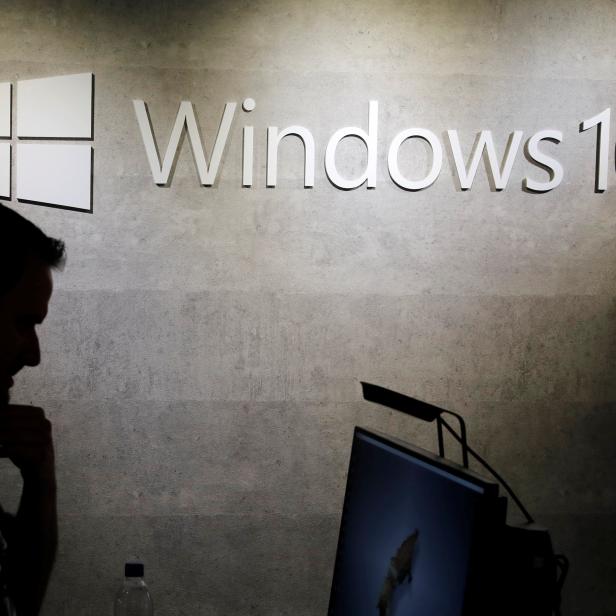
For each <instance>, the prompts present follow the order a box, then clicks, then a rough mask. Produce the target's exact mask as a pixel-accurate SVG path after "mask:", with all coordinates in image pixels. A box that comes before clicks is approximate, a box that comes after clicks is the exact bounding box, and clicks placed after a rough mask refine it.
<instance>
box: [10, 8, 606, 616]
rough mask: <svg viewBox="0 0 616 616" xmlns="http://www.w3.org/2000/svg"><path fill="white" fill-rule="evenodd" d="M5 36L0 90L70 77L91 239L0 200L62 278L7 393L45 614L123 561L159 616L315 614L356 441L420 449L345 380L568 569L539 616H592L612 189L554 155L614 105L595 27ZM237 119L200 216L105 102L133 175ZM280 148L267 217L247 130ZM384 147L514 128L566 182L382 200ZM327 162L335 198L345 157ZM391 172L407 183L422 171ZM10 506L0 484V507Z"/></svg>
mask: <svg viewBox="0 0 616 616" xmlns="http://www.w3.org/2000/svg"><path fill="white" fill-rule="evenodd" d="M2 21H3V29H2V30H3V31H2V37H0V81H12V82H15V81H17V80H18V79H23V78H29V77H43V76H52V75H61V74H68V73H77V72H90V71H91V72H93V73H94V74H95V79H96V101H95V139H94V151H95V154H94V211H93V214H81V213H76V212H71V211H63V210H58V209H49V208H42V207H37V206H33V205H25V204H18V203H17V202H16V201H13V205H14V206H15V207H16V208H18V209H19V210H20V211H23V212H24V213H25V214H26V215H27V216H28V217H29V218H31V219H32V220H34V221H35V222H37V223H39V224H41V225H42V226H43V227H44V228H45V229H46V230H47V231H48V232H49V233H50V234H53V235H57V236H60V237H62V238H64V239H65V240H66V242H67V244H68V250H69V262H68V265H67V267H66V270H65V272H64V273H62V274H60V275H58V276H56V292H55V295H54V299H53V305H52V309H51V312H50V315H49V318H48V321H47V322H46V323H45V324H44V326H43V327H42V328H41V334H42V344H43V353H44V363H43V365H42V366H41V367H40V368H38V369H36V370H31V371H28V373H27V374H24V375H23V376H22V377H20V379H19V382H18V384H17V386H16V389H15V400H16V401H21V402H24V403H28V402H33V403H36V404H39V405H41V406H43V407H44V408H45V409H46V411H47V412H48V414H49V416H50V417H51V419H52V421H53V424H54V430H55V440H56V447H57V464H58V476H59V486H60V488H59V490H60V493H59V510H60V526H61V545H60V552H59V556H58V561H57V566H56V569H55V572H54V577H53V580H52V584H51V587H50V590H49V595H48V599H47V602H46V606H45V610H44V614H45V616H50V615H56V614H57V615H67V616H68V615H70V616H74V615H75V614H79V615H80V616H82V615H84V616H85V615H92V616H94V615H96V616H98V615H103V614H105V615H106V614H109V613H110V609H111V608H110V606H111V602H112V599H113V594H114V591H115V589H116V587H117V586H118V585H119V584H120V581H121V574H122V565H123V562H124V560H125V558H127V557H134V556H139V557H141V558H143V559H144V560H145V562H146V575H147V578H148V581H149V582H150V584H151V587H152V590H153V593H154V596H155V600H156V606H157V614H159V615H160V616H165V615H171V614H173V615H180V614H186V615H194V614H200V615H201V614H202V615H210V614H211V615H213V614H217V615H218V614H220V615H226V614H240V615H243V614H246V615H247V614H263V615H267V616H272V615H277V614H280V615H283V614H284V615H289V614H294V615H296V616H308V615H310V616H312V615H318V614H324V613H325V611H326V608H327V601H328V596H329V584H330V580H331V573H332V565H333V559H334V554H335V542H336V537H337V533H338V523H339V514H340V510H341V504H342V497H343V492H344V481H345V473H346V464H347V460H348V454H349V450H350V440H351V435H352V430H353V426H354V425H355V424H361V425H364V426H367V427H370V428H377V429H380V430H382V431H385V432H388V433H390V434H396V435H399V436H401V437H403V438H407V439H411V440H412V441H414V442H416V443H418V444H420V445H424V446H427V447H430V448H433V447H434V435H433V433H432V429H433V427H432V426H429V425H416V423H413V422H412V421H410V420H408V421H407V419H406V418H401V417H397V416H394V415H392V414H390V413H387V412H384V411H382V410H380V409H378V408H376V407H373V406H371V405H369V404H367V403H364V402H362V401H361V396H360V391H359V386H358V379H364V380H369V381H373V382H377V383H381V384H383V385H385V386H390V387H393V388H396V389H399V390H402V391H405V392H409V393H410V394H413V395H415V396H417V397H421V398H424V399H426V400H429V401H432V402H434V403H436V404H441V405H444V406H446V407H450V408H454V409H457V410H458V411H460V412H462V413H463V414H464V415H465V416H466V417H467V420H468V424H469V430H470V434H471V440H472V442H473V443H474V444H475V446H476V448H477V449H478V450H479V451H480V452H481V453H483V454H485V455H486V456H487V457H488V458H489V459H490V460H491V461H492V462H493V464H494V466H496V467H497V468H498V469H500V470H501V471H502V472H503V473H504V474H505V475H506V477H507V478H508V479H509V480H510V482H511V484H512V485H513V486H515V488H516V489H517V490H518V492H519V493H520V495H521V497H522V498H523V500H524V502H525V503H526V505H527V507H528V508H529V509H530V510H531V511H532V512H533V513H534V514H535V516H536V517H537V519H538V520H539V521H540V522H542V523H544V524H545V525H547V526H548V527H550V528H551V529H552V531H553V538H554V541H555V544H556V547H557V549H559V550H562V551H564V552H565V553H567V554H568V555H569V556H570V558H571V560H572V569H571V577H570V580H569V581H568V583H567V587H566V592H565V605H564V611H563V613H564V614H565V615H566V616H573V615H582V614H583V615H584V616H607V615H608V614H613V613H614V605H616V596H615V588H616V585H615V584H614V581H615V570H616V557H615V556H614V551H615V548H616V545H615V543H614V523H615V513H616V491H615V488H614V481H613V478H612V470H613V468H614V464H615V462H616V459H615V453H614V451H615V450H614V446H613V441H614V438H613V435H614V429H615V427H616V417H615V416H614V412H615V410H616V407H615V402H614V401H615V400H616V379H615V378H614V376H615V375H614V354H615V351H616V303H615V293H616V275H615V273H616V272H615V268H614V261H615V259H616V242H615V240H614V237H615V236H614V231H615V229H616V214H615V212H616V209H615V208H616V199H615V196H614V195H615V194H616V192H615V191H616V186H610V187H609V188H608V190H607V191H606V192H604V193H602V194H597V193H595V192H594V164H595V154H594V152H595V132H594V130H593V131H589V132H588V133H583V134H580V133H579V129H578V125H579V122H581V121H582V120H584V119H586V118H589V117H591V116H593V115H595V114H596V113H598V112H600V111H602V110H603V109H605V108H606V107H608V106H613V104H614V103H615V101H616V59H615V57H614V53H613V45H614V39H613V33H614V26H615V23H616V5H615V4H614V3H613V2H609V1H608V0H591V1H589V2H585V3H580V2H575V1H573V0H571V1H569V0H566V1H563V0H551V1H545V2H541V3H538V2H530V1H516V2H505V1H500V2H498V1H487V0H485V1H481V0H472V1H464V2H462V1H460V2H445V1H431V2H396V1H393V0H385V1H384V2H380V3H373V2H367V1H364V0H356V1H353V2H351V1H335V2H331V1H330V0H328V1H322V0H316V1H314V2H310V3H306V2H301V1H299V0H297V1H294V0H285V1H281V2H274V1H270V2H253V3H251V2H239V1H226V2H222V1H220V2H211V3H205V2H162V1H161V2H147V3H146V2H142V3H134V2H131V3H128V2H125V3H122V2H112V1H106V2H68V1H67V2H53V3H50V2H15V3H10V2H4V3H2ZM246 96H252V97H253V98H254V99H255V100H256V101H257V108H256V110H255V111H253V112H252V113H251V114H250V116H248V115H247V114H245V113H244V112H238V113H239V115H238V118H237V120H236V122H235V123H234V125H233V128H232V133H231V136H230V143H229V146H228V148H227V151H226V153H225V157H224V162H223V167H222V171H221V174H220V177H219V178H218V180H217V182H216V184H215V185H214V186H213V187H211V188H204V187H200V186H199V184H198V181H197V177H196V174H195V169H194V164H193V162H192V157H191V154H190V148H189V147H188V143H186V142H185V143H184V147H183V150H182V154H181V156H180V158H179V161H178V164H177V168H176V172H175V176H174V178H173V181H172V183H171V185H170V186H169V187H156V186H155V185H154V183H153V181H152V177H151V174H150V170H149V167H148V164H147V161H146V158H145V152H144V148H143V143H142V141H141V136H140V134H139V130H138V126H137V122H136V119H135V115H134V112H133V108H132V103H131V101H132V99H143V100H145V101H147V102H148V105H149V108H150V113H151V116H152V121H153V124H154V126H155V129H156V131H157V137H158V138H159V143H160V144H161V148H164V147H165V146H166V143H167V140H168V136H169V132H170V129H171V125H172V122H173V119H174V118H175V114H176V111H177V107H178V103H179V101H180V100H183V99H186V100H191V101H192V102H193V103H194V104H195V108H196V112H197V115H198V118H199V122H200V125H201V127H202V130H203V133H204V135H205V139H206V147H207V148H208V151H210V148H211V145H212V142H213V137H214V134H215V131H216V130H217V128H218V124H219V122H220V117H221V114H222V111H223V107H224V104H225V102H227V101H236V102H238V103H240V102H241V101H242V100H243V98H244V97H246ZM373 99H374V100H378V101H379V103H380V118H379V121H380V124H379V131H380V134H379V159H378V164H379V167H378V185H377V188H376V189H375V190H367V189H366V187H365V186H364V187H361V188H359V189H357V190H353V191H341V190H338V189H336V188H335V187H333V186H332V185H331V184H330V183H329V182H328V180H327V178H326V176H325V173H324V169H323V164H322V160H323V157H324V150H325V145H326V143H327V140H328V139H329V136H330V135H331V134H332V133H333V132H334V131H335V130H336V129H338V128H340V127H342V126H346V125H355V126H361V127H364V128H366V129H367V122H368V102H369V100H373ZM244 123H250V124H251V125H253V126H255V131H256V132H255V135H256V158H255V186H254V187H253V188H250V189H248V188H242V187H241V135H242V132H241V131H242V126H243V125H244ZM290 124H301V125H304V126H306V127H308V128H310V129H311V130H312V132H313V134H314V136H315V140H316V144H317V160H318V163H317V177H316V183H315V187H314V188H313V189H309V190H306V189H304V188H303V187H302V155H301V154H302V153H301V150H300V148H299V145H298V143H297V142H295V141H293V140H292V139H289V140H287V141H286V142H283V145H282V146H281V149H280V165H279V185H278V187H277V188H275V189H266V188H265V148H266V145H265V131H266V127H267V126H269V125H276V126H279V127H281V128H283V127H286V126H288V125H290ZM412 126H421V127H425V128H430V129H431V130H432V131H434V132H435V133H436V134H437V135H439V137H441V138H442V139H443V142H444V143H446V141H445V139H444V137H445V135H444V133H445V131H446V130H447V129H451V128H455V129H457V130H458V131H460V136H461V139H462V143H463V146H464V148H465V151H467V152H468V151H469V148H470V147H471V145H472V143H473V140H474V138H475V136H476V134H477V133H478V132H479V131H480V130H481V129H491V130H493V131H494V137H495V141H496V143H497V147H498V148H499V151H502V148H503V147H504V144H505V143H506V141H507V138H508V136H509V133H510V132H512V131H513V130H514V129H517V130H522V131H524V134H525V139H526V138H527V137H529V136H530V135H531V134H532V133H534V132H535V131H537V130H539V129H543V128H555V129H559V130H562V131H563V137H564V138H563V142H562V144H561V145H560V146H558V147H553V149H551V151H552V152H553V153H554V154H555V155H556V156H557V158H558V159H559V160H560V161H561V162H562V164H563V165H564V167H565V170H566V175H565V181H564V182H563V184H562V185H561V186H560V187H559V188H558V189H556V190H554V191H552V192H550V193H547V194H543V195H536V194H529V193H527V192H524V191H523V190H522V189H521V180H522V178H523V177H524V176H525V175H529V174H530V175H532V176H534V177H536V178H537V179H540V178H545V177H546V176H545V174H543V172H542V171H540V170H539V169H537V168H536V167H533V166H531V165H530V164H529V162H528V161H527V160H526V159H525V158H524V156H523V155H522V153H521V152H520V154H519V155H518V156H517V158H516V162H515V165H514V168H513V171H512V176H511V180H510V183H509V186H508V188H507V189H506V190H504V191H502V192H494V191H492V190H491V189H490V185H489V182H488V180H487V176H486V172H485V168H484V166H483V165H480V168H479V171H478V175H477V178H476V180H475V183H474V184H473V187H472V190H470V191H467V192H462V191H460V190H459V188H458V185H457V181H456V178H455V174H454V171H453V169H454V168H453V162H452V157H451V153H450V151H449V150H448V149H447V148H446V149H445V150H446V153H447V156H446V160H445V163H444V167H443V172H442V173H441V176H440V177H439V179H438V181H437V182H436V184H435V185H434V186H432V187H431V188H429V189H428V190H425V191H423V192H419V193H411V192H407V191H404V190H401V189H400V188H398V187H396V186H395V185H394V184H393V182H392V181H391V180H390V178H389V176H388V173H387V165H386V154H387V147H388V144H389V142H390V140H391V139H392V138H393V136H394V135H395V134H396V133H398V132H399V131H401V130H403V129H404V128H408V127H412ZM413 148H414V149H413ZM411 152H413V153H414V154H415V155H416V157H417V161H419V162H416V163H415V165H414V164H413V163H412V161H411V160H410V158H411V156H410V153H411ZM345 153H346V154H345ZM345 157H346V158H345ZM343 158H344V159H345V160H346V162H344V163H341V167H342V169H343V170H345V172H347V173H349V175H351V174H353V173H357V172H359V171H360V170H361V167H362V164H363V160H364V158H365V153H364V152H363V151H362V148H361V147H359V146H358V144H357V143H355V144H353V143H352V142H351V143H349V144H345V145H344V146H343V147H341V150H340V160H341V161H342V159H343ZM401 160H403V163H402V164H403V165H406V166H405V167H404V169H405V170H406V171H407V172H408V173H409V175H411V174H412V173H415V174H416V176H418V175H420V174H421V172H422V170H424V169H425V164H426V159H425V155H423V154H422V149H421V148H420V146H419V144H415V145H414V146H413V147H409V148H408V150H407V154H406V155H405V156H403V157H402V159H401ZM411 169H413V171H411ZM17 172H18V170H17ZM542 174H543V175H542ZM609 179H610V183H611V184H614V183H615V181H616V177H615V176H614V163H613V141H612V143H611V144H610V173H609ZM18 487H19V482H18V478H17V476H16V474H15V473H14V472H13V471H12V470H11V469H10V468H9V467H8V466H6V465H4V466H3V473H2V496H1V500H2V502H3V503H4V504H11V503H12V504H13V505H14V503H15V499H16V494H17V493H18Z"/></svg>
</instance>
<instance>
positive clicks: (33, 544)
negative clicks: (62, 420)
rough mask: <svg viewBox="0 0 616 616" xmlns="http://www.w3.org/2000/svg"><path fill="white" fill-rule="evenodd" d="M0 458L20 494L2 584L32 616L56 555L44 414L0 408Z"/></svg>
mask: <svg viewBox="0 0 616 616" xmlns="http://www.w3.org/2000/svg"><path fill="white" fill-rule="evenodd" d="M0 457H3V458H8V459H9V460H10V461H11V462H12V463H13V464H15V466H17V468H18V469H19V470H20V471H21V475H22V477H23V481H24V483H23V490H22V493H21V501H20V503H19V510H18V511H17V515H16V516H15V523H14V525H13V530H12V533H11V536H10V537H7V543H8V552H7V560H8V562H7V571H6V574H7V579H8V589H9V594H10V596H11V597H12V599H13V600H14V602H15V606H16V608H17V613H18V614H20V615H23V616H37V614H38V613H39V610H40V607H41V604H42V601H43V597H44V596H45V589H46V587H47V582H48V581H49V575H50V573H51V569H52V566H53V561H54V557H55V553H56V546H57V539H58V528H57V514H56V479H55V465H54V451H53V441H52V438H51V423H50V422H49V420H48V419H47V418H46V417H45V413H44V412H43V409H40V408H38V407H35V406H21V405H16V404H9V405H7V406H5V407H0Z"/></svg>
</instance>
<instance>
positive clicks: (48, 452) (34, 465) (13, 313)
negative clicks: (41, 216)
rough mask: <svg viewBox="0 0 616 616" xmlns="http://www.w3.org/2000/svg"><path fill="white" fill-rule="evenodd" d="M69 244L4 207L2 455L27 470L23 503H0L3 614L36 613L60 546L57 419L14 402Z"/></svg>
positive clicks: (0, 245) (36, 352) (33, 360)
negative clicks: (9, 507) (11, 508)
mask: <svg viewBox="0 0 616 616" xmlns="http://www.w3.org/2000/svg"><path fill="white" fill-rule="evenodd" d="M63 262H64V244H63V243H62V242H61V241H59V240H55V239H53V238H50V237H47V236H46V235H45V234H44V233H43V232H42V231H41V230H40V229H39V228H38V227H36V226H35V225H34V224H32V223H31V222H29V221H28V220H26V219H25V218H23V217H22V216H20V215H19V214H17V213H16V212H14V211H13V210H11V209H10V208H7V207H5V206H1V205H0V457H2V458H8V459H9V460H10V461H11V462H12V463H13V464H14V465H15V466H16V467H17V468H18V469H19V471H20V472H21V476H22V478H23V488H22V494H21V500H20V504H19V509H18V511H17V513H16V514H15V515H10V514H8V513H6V512H4V510H2V508H1V507H0V568H1V570H0V615H2V616H7V615H8V616H13V615H14V614H17V615H18V616H36V614H38V613H39V610H40V607H41V603H42V601H43V597H44V595H45V590H46V588H47V582H48V580H49V576H50V574H51V569H52V566H53V561H54V557H55V552H56V545H57V516H56V479H55V464H54V449H53V441H52V436H51V424H50V422H49V421H48V420H47V419H46V417H45V413H44V412H43V409H41V408H37V407H34V406H23V405H17V404H11V403H10V389H11V387H12V386H13V377H14V376H15V375H16V374H17V373H18V372H19V371H20V370H21V369H22V368H23V367H24V366H36V365H38V364H39V362H40V359H41V357H40V349H39V342H38V337H37V332H36V326H37V325H39V324H40V323H42V322H43V320H44V319H45V316H46V315H47V304H48V303H49V299H50V298H51V293H52V289H53V284H52V275H51V269H52V268H57V267H59V266H61V265H62V264H63Z"/></svg>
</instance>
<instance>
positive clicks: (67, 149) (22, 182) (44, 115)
mask: <svg viewBox="0 0 616 616" xmlns="http://www.w3.org/2000/svg"><path fill="white" fill-rule="evenodd" d="M15 109H16V112H17V113H16V136H17V143H16V145H15V146H14V144H13V142H12V141H11V140H12V138H13V130H12V128H13V127H12V124H13V113H12V111H13V87H12V84H10V83H0V199H9V200H10V199H12V196H13V186H12V184H13V177H12V173H11V168H12V164H11V163H12V160H11V159H12V153H13V147H15V149H16V157H15V165H14V169H15V176H16V177H15V184H14V187H15V193H16V196H17V200H18V201H23V202H26V203H34V204H38V205H47V206H51V207H60V208H65V209H70V210H77V211H85V212H92V160H93V154H94V150H93V148H92V145H90V144H88V145H85V144H81V143H60V142H64V141H72V142H75V141H79V142H83V141H92V140H93V138H94V124H93V121H94V120H93V118H94V113H93V109H94V75H93V74H92V73H80V74H77V75H63V76H61V77H46V78H43V79H27V80H23V81H18V82H17V95H16V101H15Z"/></svg>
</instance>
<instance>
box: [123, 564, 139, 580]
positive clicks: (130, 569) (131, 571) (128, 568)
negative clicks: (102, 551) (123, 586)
mask: <svg viewBox="0 0 616 616" xmlns="http://www.w3.org/2000/svg"><path fill="white" fill-rule="evenodd" d="M124 577H128V578H135V577H143V563H140V562H139V561H131V562H128V563H125V564H124Z"/></svg>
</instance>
